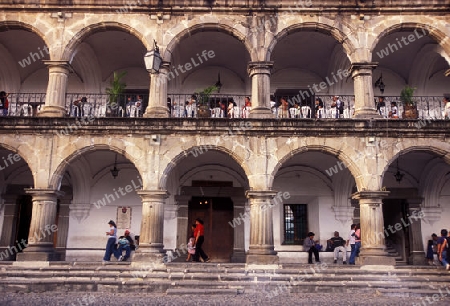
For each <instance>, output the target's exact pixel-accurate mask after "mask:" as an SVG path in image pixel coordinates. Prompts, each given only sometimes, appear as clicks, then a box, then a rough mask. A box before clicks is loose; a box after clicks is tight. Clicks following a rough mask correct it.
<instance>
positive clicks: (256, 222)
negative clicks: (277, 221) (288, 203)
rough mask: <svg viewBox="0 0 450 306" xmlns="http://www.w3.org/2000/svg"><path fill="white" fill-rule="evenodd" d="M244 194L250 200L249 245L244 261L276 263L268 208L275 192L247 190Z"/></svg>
mask: <svg viewBox="0 0 450 306" xmlns="http://www.w3.org/2000/svg"><path fill="white" fill-rule="evenodd" d="M246 195H247V198H249V201H250V246H249V251H248V255H247V260H246V261H247V263H248V264H274V263H278V256H276V254H277V252H275V251H274V244H273V219H272V209H271V208H268V207H269V204H270V201H271V200H272V198H273V197H274V196H275V195H276V192H274V191H247V193H246Z"/></svg>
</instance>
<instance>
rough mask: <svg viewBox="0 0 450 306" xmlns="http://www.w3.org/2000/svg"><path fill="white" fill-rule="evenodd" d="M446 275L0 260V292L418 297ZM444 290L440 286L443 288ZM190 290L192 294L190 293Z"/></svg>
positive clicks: (424, 270) (406, 269) (420, 270)
mask: <svg viewBox="0 0 450 306" xmlns="http://www.w3.org/2000/svg"><path fill="white" fill-rule="evenodd" d="M449 282H450V273H449V272H448V271H445V270H444V269H442V268H436V267H431V266H426V267H425V266H424V267H411V266H402V267H395V268H393V267H375V268H367V269H366V268H362V267H359V266H343V265H332V264H330V265H326V267H322V268H320V266H316V265H299V264H286V265H283V266H282V267H278V266H246V265H245V264H216V263H201V264H194V263H169V264H167V265H166V266H160V267H152V268H151V269H149V268H148V267H145V266H144V267H138V266H134V265H131V264H130V263H122V262H120V263H119V262H117V263H109V264H106V265H101V264H100V263H98V262H96V263H65V262H59V263H51V264H48V265H41V266H33V265H32V264H26V265H23V266H22V265H21V264H20V263H19V264H12V263H5V262H2V263H0V290H2V291H9V292H11V291H13V292H44V291H59V292H66V291H86V292H90V291H91V292H97V291H99V292H127V291H130V290H131V291H145V292H155V293H167V294H184V293H183V292H193V291H192V290H194V289H195V290H199V292H201V293H199V294H233V293H234V294H237V293H245V292H247V293H250V292H261V290H262V291H264V292H265V293H267V294H268V295H270V294H277V292H282V291H285V292H291V293H300V292H302V293H307V292H336V293H337V292H340V293H347V292H349V293H350V292H355V291H356V292H361V293H367V292H371V293H373V292H377V293H379V294H384V295H400V296H404V295H411V296H422V295H432V294H435V293H436V290H437V289H436V288H445V287H446V286H447V285H448V283H449ZM443 290H444V289H443ZM191 294H192V293H191Z"/></svg>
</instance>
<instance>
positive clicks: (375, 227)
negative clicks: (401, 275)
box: [352, 191, 395, 265]
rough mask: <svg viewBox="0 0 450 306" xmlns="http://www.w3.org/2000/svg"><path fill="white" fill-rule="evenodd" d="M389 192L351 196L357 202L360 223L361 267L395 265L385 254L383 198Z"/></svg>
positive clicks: (366, 192)
mask: <svg viewBox="0 0 450 306" xmlns="http://www.w3.org/2000/svg"><path fill="white" fill-rule="evenodd" d="M388 194H389V191H361V192H357V193H354V194H353V195H352V198H353V199H356V200H359V206H360V222H361V255H360V257H361V263H362V264H363V265H395V259H394V258H393V257H389V256H388V253H387V252H386V245H385V239H384V237H385V233H384V218H383V202H382V200H383V198H385V197H386V196H387V195H388Z"/></svg>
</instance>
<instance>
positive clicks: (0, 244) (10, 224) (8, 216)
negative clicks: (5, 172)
mask: <svg viewBox="0 0 450 306" xmlns="http://www.w3.org/2000/svg"><path fill="white" fill-rule="evenodd" d="M16 200H17V195H2V201H3V204H2V205H3V207H4V208H3V226H2V231H1V235H0V252H2V253H4V251H6V253H4V254H7V256H8V257H6V258H4V259H3V260H14V256H15V255H16V253H17V251H16V250H15V249H14V248H13V246H16V247H17V243H16V242H15V241H14V238H15V234H16V228H17V223H15V222H14V219H15V214H16V207H17V206H16ZM0 213H1V212H0ZM19 242H20V241H19ZM10 247H11V248H10Z"/></svg>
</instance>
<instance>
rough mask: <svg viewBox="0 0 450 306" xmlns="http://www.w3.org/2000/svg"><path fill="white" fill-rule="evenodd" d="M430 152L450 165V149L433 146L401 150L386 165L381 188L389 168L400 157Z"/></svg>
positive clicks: (381, 179) (381, 178)
mask: <svg viewBox="0 0 450 306" xmlns="http://www.w3.org/2000/svg"><path fill="white" fill-rule="evenodd" d="M420 151H422V152H428V153H434V154H435V155H437V156H438V157H440V158H442V159H443V160H444V161H445V162H446V163H447V164H450V149H447V150H445V149H443V148H437V147H433V146H412V147H408V148H405V149H403V150H400V151H399V152H397V153H396V154H394V155H393V156H392V157H391V158H390V159H389V160H388V162H387V163H386V165H385V166H384V169H383V173H382V174H381V176H380V186H382V185H381V184H382V183H383V180H384V176H385V174H386V173H387V172H388V170H389V167H390V166H391V165H392V164H393V163H394V162H395V161H396V160H397V159H398V158H399V156H400V155H405V154H408V153H412V152H420Z"/></svg>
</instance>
